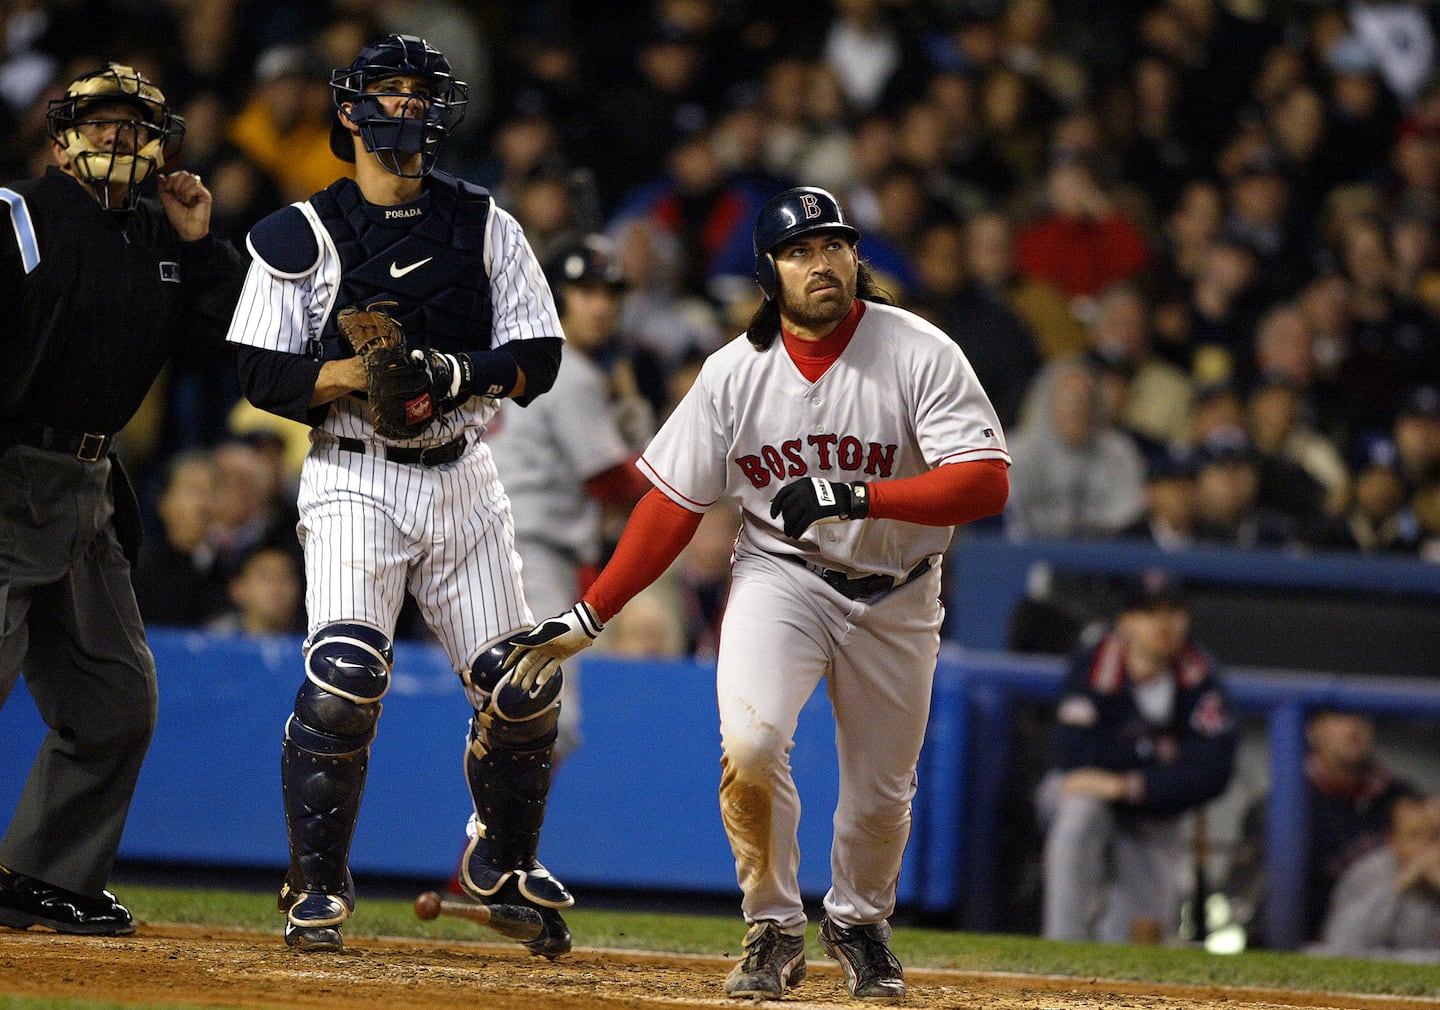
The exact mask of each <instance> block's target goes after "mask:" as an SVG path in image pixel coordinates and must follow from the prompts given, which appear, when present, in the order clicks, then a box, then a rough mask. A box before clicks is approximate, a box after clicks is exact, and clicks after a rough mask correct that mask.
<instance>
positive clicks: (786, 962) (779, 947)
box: [725, 919, 805, 1000]
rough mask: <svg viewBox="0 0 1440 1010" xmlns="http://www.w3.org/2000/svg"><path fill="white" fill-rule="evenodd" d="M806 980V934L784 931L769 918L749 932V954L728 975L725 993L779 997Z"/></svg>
mask: <svg viewBox="0 0 1440 1010" xmlns="http://www.w3.org/2000/svg"><path fill="white" fill-rule="evenodd" d="M803 981H805V937H804V936H790V935H789V934H787V933H782V932H780V927H779V926H777V925H775V923H774V922H771V921H769V920H768V919H767V920H765V921H762V922H757V923H755V924H754V925H752V926H751V927H750V929H749V931H748V932H746V934H745V956H744V957H742V958H741V959H740V963H739V964H737V965H736V966H735V967H734V968H732V969H730V974H729V975H727V976H726V977H725V995H726V996H734V997H736V998H737V999H739V998H746V997H748V998H750V999H755V1000H762V999H779V998H780V997H781V996H783V995H784V994H785V990H786V989H787V988H789V987H791V986H796V985H799V984H800V983H801V982H803Z"/></svg>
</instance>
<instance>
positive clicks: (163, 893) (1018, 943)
mask: <svg viewBox="0 0 1440 1010" xmlns="http://www.w3.org/2000/svg"><path fill="white" fill-rule="evenodd" d="M125 898H126V901H127V902H128V903H129V905H130V907H131V908H132V909H133V910H134V911H135V913H136V915H137V916H138V917H139V918H142V919H145V920H148V921H152V922H180V923H197V924H206V925H223V926H232V927H237V928H242V929H255V930H260V931H262V932H266V933H274V934H276V937H277V941H278V934H279V928H280V919H279V916H278V913H277V912H276V911H275V904H274V899H273V898H272V897H271V896H270V895H269V894H268V893H267V894H254V893H239V892H226V891H201V890H187V889H179V888H168V887H166V888H160V887H136V886H130V887H127V888H126V892H125ZM565 918H566V921H567V922H568V923H569V924H570V928H571V931H572V932H573V933H574V934H575V942H576V944H577V945H579V946H585V947H600V948H612V949H630V950H652V951H673V952H676V953H682V954H711V955H717V956H725V957H730V956H734V955H735V954H736V953H737V952H738V950H739V947H740V939H741V936H742V934H743V932H744V924H743V923H742V922H741V920H740V917H739V914H738V912H737V914H736V915H735V916H733V917H726V916H715V915H677V914H668V913H653V912H641V911H607V910H598V909H589V908H584V907H583V906H582V907H577V908H573V909H570V910H569V911H567V912H566V913H565ZM346 932H347V933H349V934H350V935H352V936H398V937H420V938H426V937H428V938H436V939H456V940H474V939H476V938H477V936H479V937H483V938H489V935H490V934H488V933H487V932H485V931H484V930H483V929H480V930H477V927H475V926H474V925H473V924H471V923H467V922H462V921H459V920H455V919H450V918H440V919H437V920H435V921H433V922H421V921H420V920H418V919H416V917H415V912H414V909H413V907H412V905H411V903H410V901H408V900H398V899H386V898H366V899H365V900H363V901H361V902H360V904H359V906H358V907H357V909H356V914H355V917H354V918H353V919H352V920H351V921H350V923H349V924H348V925H347V927H346ZM894 946H895V952H896V954H897V955H898V956H899V957H900V960H901V961H902V962H904V963H905V964H906V965H910V966H913V967H916V968H955V969H959V970H962V971H1003V972H1018V973H1021V974H1034V975H1068V976H1075V977H1079V978H1085V979H1089V978H1110V979H1123V980H1134V981H1149V982H1163V983H1169V984H1186V983H1189V984H1195V985H1228V986H1242V987H1252V988H1262V989H1301V990H1310V991H1317V992H1343V993H1385V994H1389V995H1396V996H1425V997H1440V971H1437V970H1436V968H1435V967H1434V966H1433V965H1428V966H1427V965H1412V964H1401V963H1395V962H1376V961H1356V960H1349V959H1345V958H1326V957H1307V956H1303V955H1299V954H1287V953H1279V952H1274V951H1247V952H1245V953H1243V954H1238V955H1230V956H1219V955H1214V954H1207V953H1205V952H1204V951H1203V950H1198V949H1194V948H1170V947H1139V946H1128V945H1114V944H1098V943H1063V942H1058V941H1052V940H1041V939H1038V938H1036V937H1028V936H1009V935H1002V934H990V933H960V932H953V931H948V930H938V929H905V928H901V929H897V930H896V931H895V941H894ZM810 948H811V949H810V951H809V954H810V956H811V957H814V958H820V957H822V956H823V955H822V954H821V952H820V949H819V944H818V943H817V942H816V941H815V932H814V929H813V927H812V929H811V931H810ZM0 1005H3V1004H0Z"/></svg>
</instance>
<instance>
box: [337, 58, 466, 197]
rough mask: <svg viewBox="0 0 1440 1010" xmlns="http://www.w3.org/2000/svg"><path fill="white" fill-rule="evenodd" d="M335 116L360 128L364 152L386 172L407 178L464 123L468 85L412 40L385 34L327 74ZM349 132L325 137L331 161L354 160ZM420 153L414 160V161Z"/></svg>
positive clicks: (426, 168)
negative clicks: (348, 63)
mask: <svg viewBox="0 0 1440 1010" xmlns="http://www.w3.org/2000/svg"><path fill="white" fill-rule="evenodd" d="M330 92H331V96H332V98H333V99H334V101H335V108H336V110H337V111H338V112H342V113H344V115H345V117H346V118H347V119H349V120H350V121H351V122H352V123H354V124H355V125H356V126H357V127H359V129H360V138H361V140H362V141H364V144H365V149H366V150H367V151H370V152H372V153H373V154H374V155H375V156H376V158H377V159H378V160H379V162H380V164H381V165H382V166H384V168H385V170H386V171H388V172H391V173H393V174H395V175H398V176H402V177H404V178H407V179H413V178H418V177H420V176H423V175H428V174H429V173H430V170H431V169H432V168H434V167H435V158H436V157H437V156H438V155H439V153H440V145H441V143H442V142H443V141H444V140H445V138H446V137H447V136H449V134H450V131H452V130H453V129H455V127H456V126H458V125H459V124H460V121H461V120H462V119H463V118H465V105H466V103H467V102H468V101H469V88H468V87H467V86H466V84H465V83H464V82H463V81H457V80H456V79H455V77H454V75H453V74H452V73H451V72H450V62H449V61H448V60H446V59H445V57H444V55H443V54H441V53H440V51H439V50H437V49H435V48H434V47H433V46H431V45H430V44H429V43H428V42H426V41H425V40H424V39H421V38H417V37H415V36H414V35H391V36H389V37H388V38H385V39H383V40H381V41H379V42H375V43H372V44H371V45H368V46H366V47H365V48H364V49H362V50H361V51H360V55H359V56H357V57H355V62H354V63H352V64H350V66H348V67H345V68H343V69H340V70H336V71H335V72H334V73H333V74H331V75H330ZM350 136H351V135H350V132H349V131H348V130H346V129H345V127H344V126H343V125H341V124H340V123H339V122H338V121H337V122H336V124H335V126H334V127H333V128H332V130H331V132H330V149H331V150H332V151H333V152H335V156H336V157H337V158H342V159H344V160H345V161H354V160H355V150H354V144H353V143H352V141H351V139H350ZM417 154H418V155H419V156H420V158H419V160H418V163H417V161H416V158H415V156H416V155H417Z"/></svg>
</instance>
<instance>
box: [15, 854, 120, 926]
mask: <svg viewBox="0 0 1440 1010" xmlns="http://www.w3.org/2000/svg"><path fill="white" fill-rule="evenodd" d="M0 926H11V927H13V928H15V929H28V928H29V927H31V926H44V927H45V928H47V929H53V930H55V931H56V932H57V933H80V934H86V935H93V936H129V935H130V934H131V933H133V932H135V920H134V919H133V918H132V917H131V915H130V910H129V909H128V908H126V907H125V906H124V905H122V904H120V902H118V901H116V900H115V895H113V894H111V893H110V892H109V891H101V892H100V897H98V898H92V897H90V896H89V895H86V894H78V893H76V892H75V891H67V890H66V889H65V888H63V887H56V886H55V885H54V884H47V883H45V881H43V880H36V879H35V878H34V877H27V876H25V875H24V874H23V873H15V872H14V871H12V870H9V869H6V868H5V867H3V866H0Z"/></svg>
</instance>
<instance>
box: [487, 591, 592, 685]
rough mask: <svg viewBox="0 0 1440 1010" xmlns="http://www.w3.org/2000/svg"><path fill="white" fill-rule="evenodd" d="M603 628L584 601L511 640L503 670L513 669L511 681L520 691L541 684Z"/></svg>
mask: <svg viewBox="0 0 1440 1010" xmlns="http://www.w3.org/2000/svg"><path fill="white" fill-rule="evenodd" d="M604 630H605V625H604V624H603V623H601V621H600V618H599V616H597V615H596V613H595V611H594V609H593V608H592V607H591V606H590V604H588V603H586V602H585V601H584V600H581V601H580V602H579V603H577V604H575V606H573V607H571V608H570V609H569V610H567V611H565V613H563V614H556V615H555V616H554V617H550V618H546V619H545V620H543V621H541V622H540V623H539V624H537V625H535V627H533V628H531V629H530V630H529V631H527V632H525V634H523V635H516V636H515V637H514V638H512V639H511V640H510V655H508V656H506V657H505V669H507V670H511V671H513V672H512V673H511V675H510V683H511V684H513V685H515V686H516V687H518V688H520V689H521V690H522V691H529V690H532V689H533V688H537V687H543V686H544V685H545V682H546V681H547V680H549V679H550V678H551V677H553V676H554V675H555V671H556V670H557V669H558V668H559V667H560V664H561V663H563V662H564V661H565V660H567V659H569V658H570V657H571V656H573V655H575V654H576V653H577V652H579V651H580V650H581V649H587V648H589V647H590V645H591V643H593V642H594V641H595V637H596V636H597V635H599V634H600V632H602V631H604Z"/></svg>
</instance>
